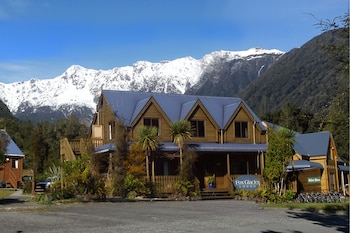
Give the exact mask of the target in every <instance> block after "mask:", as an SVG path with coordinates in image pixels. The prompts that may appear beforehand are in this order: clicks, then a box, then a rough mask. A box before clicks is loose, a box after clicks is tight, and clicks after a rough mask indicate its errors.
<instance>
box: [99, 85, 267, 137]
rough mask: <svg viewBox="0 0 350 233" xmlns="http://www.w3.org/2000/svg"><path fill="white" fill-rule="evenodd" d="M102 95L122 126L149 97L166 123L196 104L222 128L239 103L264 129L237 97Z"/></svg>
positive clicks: (138, 94)
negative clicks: (160, 110) (156, 105)
mask: <svg viewBox="0 0 350 233" xmlns="http://www.w3.org/2000/svg"><path fill="white" fill-rule="evenodd" d="M102 95H103V96H104V97H105V98H106V100H107V102H108V103H109V105H110V107H111V109H112V110H113V112H114V114H115V115H116V117H118V118H120V119H122V120H123V121H124V124H126V125H128V126H130V125H131V124H132V122H133V121H134V120H135V119H136V117H137V116H138V115H139V113H140V112H141V110H142V109H143V108H144V107H145V106H146V104H147V103H148V102H149V101H150V100H151V98H153V99H154V101H156V102H157V103H158V105H159V106H160V107H161V108H162V110H163V111H164V113H165V114H166V115H167V117H168V118H169V119H170V121H176V120H183V119H184V117H185V116H187V115H188V114H189V113H190V111H191V110H192V109H193V107H194V106H195V105H196V104H197V103H198V101H200V102H201V103H202V104H203V106H204V107H205V108H206V110H207V111H208V113H209V114H210V115H211V117H212V118H213V119H214V121H215V123H216V124H217V125H218V127H219V128H220V129H224V127H225V126H226V124H227V122H228V121H229V120H230V117H231V116H232V114H233V113H234V112H235V111H236V110H237V109H238V107H239V106H240V104H243V105H244V106H245V107H246V108H247V109H248V111H249V113H250V114H251V115H252V117H253V118H254V120H255V121H256V122H257V123H258V124H259V125H260V127H261V129H262V130H263V131H265V130H266V129H265V127H264V126H263V125H262V124H261V120H260V119H259V118H258V117H257V116H256V115H255V113H254V112H253V111H252V110H251V109H250V108H249V106H248V105H247V104H246V103H245V102H244V101H243V100H242V99H240V98H231V97H214V96H195V95H181V94H161V93H151V92H130V91H116V90H103V91H102Z"/></svg>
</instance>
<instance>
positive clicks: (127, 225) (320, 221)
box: [0, 200, 349, 233]
mask: <svg viewBox="0 0 350 233" xmlns="http://www.w3.org/2000/svg"><path fill="white" fill-rule="evenodd" d="M0 221H1V232H4V233H7V232H37V233H38V232H85V233H86V232H101V233H104V232H125V233H126V232H130V233H131V232H133V233H134V232H143V233H144V232H152V233H156V232H224V233H225V232H249V233H252V232H264V233H268V232H269V233H273V232H294V233H297V232H310V233H311V232H317V233H323V232H324V233H330V232H349V216H347V215H330V214H322V213H310V212H303V211H295V210H286V209H271V208H263V207H262V206H261V205H258V204H256V203H254V202H247V201H234V200H212V201H153V202H151V201H148V202H146V201H143V202H103V203H86V204H64V205H59V206H51V207H48V208H44V209H41V208H40V209H22V210H20V209H17V210H13V211H2V212H0Z"/></svg>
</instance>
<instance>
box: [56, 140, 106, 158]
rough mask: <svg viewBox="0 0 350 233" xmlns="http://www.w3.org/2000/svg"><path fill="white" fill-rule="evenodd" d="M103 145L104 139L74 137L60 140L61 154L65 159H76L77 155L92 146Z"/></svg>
mask: <svg viewBox="0 0 350 233" xmlns="http://www.w3.org/2000/svg"><path fill="white" fill-rule="evenodd" d="M101 145H103V140H102V139H83V138H82V139H73V140H68V139H67V138H63V139H61V140H60V155H61V157H62V159H63V160H64V161H71V160H75V159H76V157H77V156H79V155H81V154H82V153H84V151H87V150H88V149H89V147H90V146H92V147H93V148H96V147H98V146H101Z"/></svg>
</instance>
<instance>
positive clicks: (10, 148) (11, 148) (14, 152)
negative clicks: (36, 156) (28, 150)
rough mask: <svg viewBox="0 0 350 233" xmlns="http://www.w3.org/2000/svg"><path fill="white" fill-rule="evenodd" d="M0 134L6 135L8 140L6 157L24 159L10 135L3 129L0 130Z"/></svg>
mask: <svg viewBox="0 0 350 233" xmlns="http://www.w3.org/2000/svg"><path fill="white" fill-rule="evenodd" d="M0 132H1V133H4V134H5V135H6V137H7V138H8V139H9V144H8V145H7V151H6V156H8V157H24V154H23V152H22V151H21V149H19V148H18V146H17V144H16V143H15V142H14V141H13V140H12V138H11V137H10V135H8V133H7V132H6V131H5V130H3V129H1V130H0Z"/></svg>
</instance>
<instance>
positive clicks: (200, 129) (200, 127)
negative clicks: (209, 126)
mask: <svg viewBox="0 0 350 233" xmlns="http://www.w3.org/2000/svg"><path fill="white" fill-rule="evenodd" d="M191 130H192V136H193V137H202V138H203V137H204V121H193V120H192V121H191Z"/></svg>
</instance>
